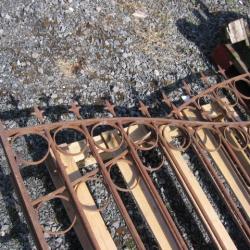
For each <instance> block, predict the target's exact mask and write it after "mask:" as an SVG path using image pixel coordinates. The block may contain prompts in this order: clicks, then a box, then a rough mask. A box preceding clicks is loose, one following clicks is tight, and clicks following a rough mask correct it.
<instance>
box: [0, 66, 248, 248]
mask: <svg viewBox="0 0 250 250" xmlns="http://www.w3.org/2000/svg"><path fill="white" fill-rule="evenodd" d="M221 73H222V74H224V73H223V70H221ZM202 79H203V81H204V83H205V84H206V83H207V78H206V76H204V75H202ZM243 85H246V86H247V87H248V88H249V86H250V74H249V73H246V74H244V75H240V76H237V77H235V78H232V79H228V80H225V81H223V82H221V83H219V84H215V85H212V87H210V88H208V89H207V90H206V91H204V92H202V93H199V94H197V93H193V91H192V89H191V88H190V87H189V85H188V84H187V83H184V88H185V90H186V92H187V95H188V96H190V98H189V99H188V100H187V101H186V102H185V103H183V104H182V105H181V106H179V107H176V106H175V105H174V104H173V103H172V102H171V101H170V100H169V99H168V98H167V97H166V96H165V95H164V94H163V103H162V105H167V106H168V107H169V108H170V109H172V111H171V113H170V114H169V116H168V117H165V118H155V117H151V115H150V111H149V109H148V107H147V106H145V105H144V104H143V103H142V102H140V111H141V113H142V115H143V116H142V117H117V116H116V111H115V106H114V105H112V104H111V103H109V102H106V109H107V110H108V111H109V112H110V113H111V114H112V115H113V117H111V118H96V119H83V118H82V116H81V115H80V106H78V105H77V103H76V102H74V103H73V105H72V107H71V108H70V109H69V111H70V112H72V113H74V114H75V117H76V119H75V120H73V121H63V122H56V123H45V122H44V117H43V112H42V110H39V109H38V108H37V107H35V108H34V115H35V116H36V118H37V119H38V121H39V123H40V124H39V125H37V126H35V127H25V128H14V129H9V130H7V129H4V128H3V126H2V127H1V131H0V136H1V142H2V145H3V147H4V150H5V153H6V156H7V158H8V161H9V166H10V169H11V171H12V176H13V183H14V185H15V188H16V191H17V193H18V195H19V198H20V202H21V203H22V205H23V210H24V212H25V215H26V217H27V222H28V224H29V225H30V229H31V232H32V233H33V235H34V239H35V241H36V243H37V247H38V248H39V249H48V244H47V242H46V239H45V237H44V233H45V229H44V227H43V226H42V225H41V224H40V222H39V217H38V210H39V207H40V206H41V204H42V203H43V202H45V201H49V200H52V199H56V198H59V199H61V200H63V202H64V203H68V204H70V207H71V208H72V211H73V214H74V216H73V217H72V218H71V222H72V223H71V225H70V226H69V228H68V230H67V229H66V230H64V231H62V232H59V233H62V234H64V233H67V231H69V230H71V229H72V228H74V227H75V226H76V223H77V225H78V227H80V229H81V230H82V234H83V242H84V244H85V247H86V249H99V248H100V245H98V242H97V240H96V236H95V234H94V233H93V231H92V230H91V227H90V225H89V221H88V219H87V218H86V215H85V213H83V210H82V209H83V205H82V204H81V203H80V201H79V199H78V197H77V195H76V187H77V185H78V184H79V183H81V182H86V181H87V180H89V179H91V178H95V176H96V175H97V172H98V173H99V174H101V176H102V177H103V180H104V182H105V185H106V186H107V188H108V191H109V193H110V195H111V196H112V197H113V199H114V201H115V203H116V205H117V207H118V208H119V211H120V213H121V215H122V217H123V219H124V221H125V223H126V225H127V227H128V229H129V232H130V234H131V236H132V237H133V240H134V242H135V244H136V246H137V248H138V249H144V248H145V247H144V244H143V242H142V240H141V237H140V235H139V234H138V231H137V229H136V227H135V225H134V223H133V221H132V220H131V218H130V215H129V213H128V211H127V209H126V207H125V205H124V203H123V201H122V199H121V197H120V195H119V191H121V190H120V189H119V188H118V187H117V186H116V185H115V184H114V183H113V180H112V178H111V177H110V168H111V167H112V166H113V165H114V164H116V163H117V162H118V161H119V160H124V159H125V158H126V156H127V155H129V157H130V158H131V160H132V161H133V162H134V163H135V164H134V166H135V167H136V171H138V173H139V176H140V178H141V179H142V180H143V182H144V183H145V186H146V188H147V190H149V194H150V195H151V196H152V197H153V202H154V204H156V206H157V209H158V210H159V211H160V215H161V217H162V218H163V220H164V223H165V224H166V225H167V227H168V228H169V229H170V234H171V237H172V239H173V241H174V243H173V245H174V247H173V248H178V249H187V244H186V242H185V240H184V239H183V237H182V235H181V233H180V231H179V229H178V227H177V226H176V224H175V222H174V220H173V218H172V217H171V215H170V212H169V210H168V209H167V207H166V206H165V204H164V202H163V200H162V198H161V196H160V194H159V193H158V191H157V189H156V187H155V185H154V183H153V181H152V179H151V177H150V173H152V172H154V171H158V170H159V169H160V168H162V167H163V164H162V163H161V164H160V165H159V166H158V167H155V168H148V167H146V166H145V165H144V163H143V162H142V160H141V158H140V155H139V152H140V151H150V150H152V149H156V148H157V149H159V150H160V151H161V152H162V156H163V157H165V159H166V160H168V161H169V162H170V163H171V167H172V168H173V170H174V171H175V173H176V175H177V176H178V178H179V180H180V183H181V184H182V185H183V187H184V189H185V190H186V192H187V194H188V196H189V197H190V199H191V200H193V201H195V202H196V209H197V211H198V214H200V215H201V217H202V221H203V222H204V226H205V228H207V230H208V233H209V234H210V236H211V238H212V239H213V241H214V243H215V245H216V246H217V247H219V248H221V249H227V247H228V245H227V244H228V242H225V241H223V239H222V237H221V235H220V233H219V232H218V230H216V228H215V225H214V224H213V222H212V220H211V218H210V217H209V214H207V213H206V211H205V210H206V209H205V208H204V206H203V204H202V202H200V200H199V199H198V197H197V193H195V192H194V190H193V188H192V186H191V185H190V183H189V181H188V179H187V176H185V174H183V172H182V166H180V163H179V162H178V161H177V160H176V157H175V155H174V153H173V150H174V151H178V152H185V151H186V150H188V149H189V148H192V150H193V151H194V152H195V153H196V154H197V155H198V157H199V159H200V160H201V162H202V163H203V165H204V167H205V169H206V172H207V174H208V175H209V176H211V178H212V180H213V183H214V184H215V186H216V188H217V190H218V192H219V194H220V195H221V197H222V198H223V199H224V201H225V203H226V205H227V208H228V210H229V211H230V213H231V215H232V217H233V218H234V220H235V223H236V224H237V225H238V227H239V229H240V231H241V233H242V234H243V235H244V237H245V240H246V242H247V243H248V244H249V242H250V228H249V221H250V218H249V216H248V213H247V211H245V210H244V209H241V208H239V207H238V206H237V204H236V203H235V201H234V199H232V197H231V196H230V194H229V193H228V192H227V190H226V188H225V186H224V184H223V182H222V181H221V179H220V177H219V176H218V174H217V172H216V171H215V169H214V166H213V164H212V163H211V161H210V160H209V158H208V155H209V154H210V153H211V152H215V151H216V152H219V153H220V154H224V155H225V157H226V158H227V160H228V161H229V162H230V164H231V165H232V169H230V171H232V172H233V176H234V177H235V178H237V180H238V182H239V183H240V184H239V185H240V187H241V189H240V191H242V192H243V193H244V199H246V200H247V201H248V202H249V186H250V176H249V168H250V166H249V165H248V166H247V165H246V164H244V163H243V162H242V160H241V159H242V157H241V158H240V157H239V152H240V153H241V154H243V156H244V157H245V158H246V159H247V158H248V159H249V155H250V121H248V120H246V121H242V120H240V118H239V117H236V116H235V112H234V111H233V109H234V108H236V107H238V106H240V107H241V110H244V112H245V114H244V115H247V114H248V115H249V114H250V109H249V102H250V96H249V95H246V94H244V92H242V91H241V90H242V86H243ZM206 103H209V104H210V105H211V106H216V107H217V108H218V109H219V110H220V112H219V114H217V115H216V116H215V115H214V114H213V112H212V111H207V110H205V109H204V104H206ZM186 111H188V112H191V113H193V114H195V115H196V116H195V117H196V119H191V117H190V116H189V115H187V114H188V113H187V112H186ZM185 112H186V113H185ZM135 125H136V126H142V127H143V128H144V129H146V131H148V133H149V134H148V135H147V136H145V137H142V138H141V139H140V140H137V141H136V142H135V141H134V140H133V138H132V135H131V133H130V128H131V127H132V126H135ZM103 126H109V128H112V130H111V131H112V134H116V135H119V138H120V139H119V143H118V144H117V145H116V146H115V147H111V148H110V147H102V146H100V145H99V144H98V143H96V141H95V139H94V137H95V134H96V131H97V130H98V128H100V127H103ZM66 129H71V130H74V131H77V132H78V133H81V134H82V135H83V137H84V138H85V139H84V140H85V147H84V149H83V150H82V151H81V152H78V153H70V152H68V151H66V150H62V148H61V147H60V145H58V143H57V141H56V136H57V134H58V133H59V132H60V131H63V130H66ZM166 131H175V132H176V133H177V136H176V137H174V138H172V139H171V140H170V139H169V137H168V136H165V133H166ZM201 131H203V132H204V131H205V132H204V133H205V136H208V135H209V138H212V139H211V140H212V141H214V143H215V144H214V145H215V146H214V148H208V147H207V146H206V145H207V144H206V138H201ZM167 133H170V132H167ZM25 135H36V136H37V137H40V139H42V140H44V141H45V142H46V145H47V150H46V153H44V154H43V155H41V158H40V159H36V160H35V161H32V160H27V159H22V158H21V157H20V155H19V154H18V153H17V152H16V151H15V150H14V149H13V143H14V141H15V140H16V139H17V138H19V137H22V136H25ZM232 136H233V138H235V142H232ZM230 138H231V139H230ZM86 149H87V151H88V152H89V153H90V154H91V155H92V156H93V157H94V159H95V161H96V162H97V163H98V166H99V169H98V170H95V171H92V172H90V173H88V174H86V175H83V176H81V177H79V178H77V179H75V180H74V181H71V179H70V177H69V175H68V174H67V172H66V167H65V164H64V163H63V162H62V159H61V157H60V154H65V155H68V156H73V155H74V156H75V155H77V154H82V153H83V151H84V150H86ZM100 151H102V152H105V153H108V154H113V153H114V154H113V158H111V159H109V160H108V161H104V159H103V158H102V157H101V155H100ZM117 152H118V153H117ZM51 154H53V157H54V158H53V159H54V160H53V163H54V166H55V170H56V175H58V176H59V178H61V180H62V183H63V185H62V186H61V187H60V188H57V189H56V190H55V191H53V192H51V193H50V194H48V195H46V196H43V197H39V198H38V199H36V200H32V199H31V198H30V197H29V195H28V192H27V190H26V188H25V185H24V182H23V178H22V176H21V174H20V167H21V166H23V167H25V166H30V165H39V164H41V163H43V162H44V161H46V160H47V158H48V157H49V156H51ZM210 157H213V155H212V156H211V155H210ZM222 175H223V173H222ZM122 191H128V192H129V191H130V190H129V189H128V190H122ZM65 194H66V195H65ZM235 196H236V198H237V194H235ZM247 205H249V204H247ZM247 205H246V206H247ZM242 207H243V208H244V206H242ZM46 233H47V234H51V235H54V234H55V233H53V232H47V231H46ZM59 233H58V234H59ZM232 244H233V243H232Z"/></svg>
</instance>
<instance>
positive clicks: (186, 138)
mask: <svg viewBox="0 0 250 250" xmlns="http://www.w3.org/2000/svg"><path fill="white" fill-rule="evenodd" d="M171 127H175V128H177V129H179V130H180V131H181V132H182V133H183V142H182V143H181V144H180V145H179V146H178V147H177V146H174V145H172V144H171V143H170V142H169V141H168V139H167V138H166V137H165V132H164V131H165V129H167V128H171ZM161 134H162V137H163V138H164V141H165V142H166V143H167V144H168V146H169V147H170V148H171V149H173V150H177V151H180V152H183V151H185V150H187V149H188V148H189V146H190V144H191V141H192V140H191V136H190V134H189V133H188V131H187V129H186V128H185V127H184V126H181V125H176V124H167V125H164V128H163V129H162V133H161Z"/></svg>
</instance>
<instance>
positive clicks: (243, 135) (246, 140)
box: [223, 125, 249, 151]
mask: <svg viewBox="0 0 250 250" xmlns="http://www.w3.org/2000/svg"><path fill="white" fill-rule="evenodd" d="M228 130H231V131H232V130H235V131H237V133H238V134H239V135H240V136H241V138H242V139H243V140H244V142H243V146H241V145H240V143H238V144H239V146H240V147H237V146H235V145H233V144H232V142H231V140H230V139H229V138H228V133H229V131H228ZM223 134H224V138H225V140H226V141H227V143H228V144H229V145H230V147H231V148H233V149H234V150H235V151H243V150H245V149H246V148H247V147H248V144H249V136H248V133H247V131H246V130H245V129H244V128H241V127H238V126H233V125H230V126H227V127H226V128H224V131H223ZM235 139H236V140H237V138H236V137H235ZM241 142H242V140H241Z"/></svg>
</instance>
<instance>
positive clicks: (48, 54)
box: [0, 0, 250, 249]
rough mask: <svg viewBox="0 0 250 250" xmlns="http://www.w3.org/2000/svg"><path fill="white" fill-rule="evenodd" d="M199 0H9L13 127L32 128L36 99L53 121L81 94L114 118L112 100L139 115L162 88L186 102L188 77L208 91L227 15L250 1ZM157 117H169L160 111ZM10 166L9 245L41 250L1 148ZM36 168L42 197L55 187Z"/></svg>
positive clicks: (6, 73) (3, 209) (8, 103)
mask: <svg viewBox="0 0 250 250" xmlns="http://www.w3.org/2000/svg"><path fill="white" fill-rule="evenodd" d="M194 2H195V1H186V0H185V1H184V0H183V1H181V0H178V1H167V0H165V1H163V0H158V1H153V0H143V1H131V0H106V1H100V0H91V1H90V0H82V1H80V0H49V1H47V0H41V1H34V0H30V1H28V0H15V1H11V0H1V2H0V85H1V88H0V97H1V98H0V118H1V119H3V120H5V124H6V125H7V126H8V127H14V126H23V125H26V124H30V125H32V124H34V123H35V121H34V120H33V119H27V114H28V113H29V110H28V108H30V107H32V106H33V105H34V104H38V105H42V106H46V105H47V106H49V107H50V108H49V109H50V116H49V118H48V120H51V121H54V120H57V119H58V118H59V117H60V118H62V119H66V118H67V119H68V118H72V117H64V116H60V115H58V114H57V111H58V110H59V111H61V112H62V113H63V112H64V108H63V107H62V106H60V105H62V104H68V103H70V102H71V100H72V98H75V99H77V100H78V101H79V102H80V104H81V105H83V106H84V108H83V110H82V112H83V115H84V116H86V117H88V116H100V115H104V113H103V112H102V110H101V109H100V107H99V105H100V104H102V103H103V99H104V98H110V99H111V100H112V101H113V102H115V103H116V104H118V105H119V109H118V110H119V115H134V116H136V115H139V113H138V112H137V111H136V109H135V108H134V107H135V106H136V105H137V101H138V99H143V100H145V101H146V102H147V103H148V104H150V105H151V106H152V107H154V105H156V104H157V103H155V101H154V98H155V97H157V91H158V90H160V89H164V90H165V91H167V93H169V95H170V96H171V97H172V99H173V100H174V101H176V102H178V101H179V100H180V95H181V94H182V89H181V88H180V82H181V80H182V79H189V80H190V81H191V82H192V87H193V89H194V90H197V91H200V90H201V88H202V87H203V86H202V83H201V82H200V81H199V80H198V78H197V72H199V71H205V72H207V73H208V74H209V75H214V68H213V67H212V65H211V63H210V61H209V59H208V57H209V53H210V52H211V49H212V48H213V46H214V45H215V44H216V43H217V42H218V40H219V39H218V36H217V34H218V33H219V32H220V30H221V29H222V27H223V26H224V24H225V22H228V21H229V20H234V19H236V18H238V17H241V16H244V17H247V16H248V18H249V17H250V3H249V1H247V0H241V1H240V0H227V1H226V0H224V1H217V0H207V1H204V2H205V4H206V6H207V9H204V8H203V10H204V11H202V12H201V11H199V10H200V9H201V6H200V5H197V4H194ZM248 20H249V19H248ZM156 115H157V116H159V115H162V113H159V109H158V111H157V112H156ZM12 117H18V119H17V120H15V121H12V120H11V119H10V118H12ZM0 165H1V166H0V177H1V183H0V199H1V202H0V218H1V221H0V249H32V248H34V243H33V241H32V239H31V236H30V234H29V233H28V228H27V226H26V224H25V221H24V217H23V215H22V213H21V210H20V207H19V206H18V204H17V202H16V200H17V199H16V195H15V193H14V191H13V189H12V186H11V181H10V175H9V169H8V166H7V163H6V159H5V157H4V154H3V152H2V149H1V148H0ZM32 171H33V170H30V171H29V173H23V174H24V175H25V176H26V182H27V183H26V184H27V186H29V191H30V193H31V195H32V196H36V195H37V193H39V194H40V193H41V194H44V193H45V192H47V191H48V190H50V188H52V187H51V186H50V184H48V178H47V177H46V176H45V177H41V176H39V172H36V175H35V176H33V177H32V174H33V172H32ZM40 171H42V168H41V170H40ZM166 174H167V173H166ZM168 175H169V176H170V177H171V176H172V174H169V173H168ZM170 177H169V178H170ZM171 178H172V177H171ZM171 178H170V179H171ZM172 179H174V177H173V178H172ZM44 182H46V183H47V184H46V187H45V186H44ZM177 186H178V185H177ZM173 189H175V187H173ZM184 200H185V199H184ZM170 207H171V206H170ZM48 209H49V208H48ZM187 209H188V210H190V211H191V210H192V208H190V207H188V208H187ZM45 216H46V215H45ZM114 217H115V216H114ZM177 217H178V213H177ZM194 217H195V216H194ZM176 220H177V221H178V218H177V219H176ZM198 229H199V230H200V231H202V229H200V228H199V225H198V226H197V230H198ZM183 232H184V233H185V232H186V231H185V229H183ZM202 237H203V238H204V242H206V244H209V240H207V238H206V237H205V236H204V235H203V236H201V238H202ZM69 238H70V237H69ZM72 239H74V235H72V237H71V240H70V239H68V238H63V237H56V238H54V239H53V240H52V241H51V242H50V243H51V247H52V249H69V248H71V249H72V248H74V249H76V248H77V247H76V246H75V247H74V246H73V245H72ZM190 241H191V242H192V239H191V240H190Z"/></svg>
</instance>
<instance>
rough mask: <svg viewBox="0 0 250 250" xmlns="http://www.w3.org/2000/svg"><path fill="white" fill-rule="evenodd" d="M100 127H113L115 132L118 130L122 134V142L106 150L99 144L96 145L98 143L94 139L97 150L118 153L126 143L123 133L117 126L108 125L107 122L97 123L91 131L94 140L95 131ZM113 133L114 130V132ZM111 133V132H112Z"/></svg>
mask: <svg viewBox="0 0 250 250" xmlns="http://www.w3.org/2000/svg"><path fill="white" fill-rule="evenodd" d="M99 126H109V127H113V128H114V129H115V130H117V131H118V132H119V134H120V138H121V141H120V143H119V144H118V145H117V146H116V147H113V148H104V147H102V146H100V145H99V144H97V143H96V141H95V140H94V139H93V141H94V144H95V146H96V147H97V148H99V149H100V150H102V151H103V152H115V151H117V150H118V149H120V148H121V146H122V145H123V143H124V136H123V134H122V133H121V131H120V128H119V127H118V126H116V125H115V124H108V123H107V122H99V123H97V124H96V125H95V126H94V127H93V128H92V129H91V137H92V138H94V131H95V129H96V128H97V127H99ZM112 131H113V130H112ZM112 131H111V132H112Z"/></svg>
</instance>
